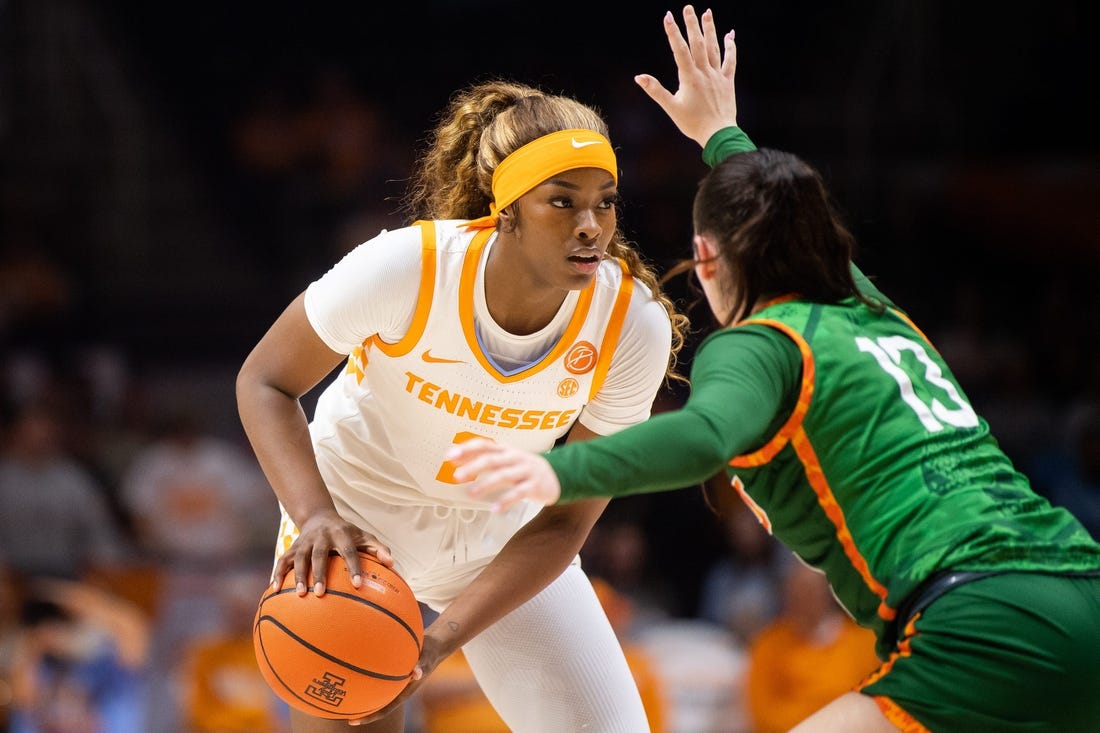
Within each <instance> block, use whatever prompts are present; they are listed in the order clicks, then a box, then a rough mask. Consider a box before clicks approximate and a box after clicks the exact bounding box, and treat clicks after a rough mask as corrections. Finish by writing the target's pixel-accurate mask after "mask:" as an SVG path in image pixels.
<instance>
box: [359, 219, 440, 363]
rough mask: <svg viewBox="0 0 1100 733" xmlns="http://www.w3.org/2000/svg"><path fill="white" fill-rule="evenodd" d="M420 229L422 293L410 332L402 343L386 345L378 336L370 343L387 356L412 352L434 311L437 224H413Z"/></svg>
mask: <svg viewBox="0 0 1100 733" xmlns="http://www.w3.org/2000/svg"><path fill="white" fill-rule="evenodd" d="M413 225H414V226H419V227H420V243H421V257H420V291H419V293H418V294H417V296H416V310H415V311H413V319H412V323H411V324H410V325H409V330H408V331H407V332H405V335H404V336H403V337H401V340H400V341H396V342H394V343H392V344H390V343H386V342H385V341H383V340H382V339H380V338H378V337H377V336H372V337H371V338H370V339H368V341H369V342H370V343H371V344H373V345H374V346H377V347H378V350H379V351H381V352H382V353H384V354H386V355H387V356H392V357H396V356H404V355H405V354H408V353H409V352H410V351H412V349H413V347H414V346H416V343H417V342H418V341H420V337H421V336H422V335H423V334H424V327H425V326H426V325H427V323H428V313H430V312H431V309H432V296H433V294H434V293H435V268H436V255H435V236H436V235H435V222H434V221H427V220H420V221H416V222H413Z"/></svg>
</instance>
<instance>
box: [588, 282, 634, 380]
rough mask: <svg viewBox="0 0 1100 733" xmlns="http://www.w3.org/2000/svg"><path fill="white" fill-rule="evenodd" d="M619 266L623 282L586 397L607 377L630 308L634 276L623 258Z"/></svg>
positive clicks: (609, 319) (616, 297) (608, 322)
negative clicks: (590, 387)
mask: <svg viewBox="0 0 1100 733" xmlns="http://www.w3.org/2000/svg"><path fill="white" fill-rule="evenodd" d="M619 266H620V267H621V268H622V270H623V282H622V285H620V286H619V294H618V295H617V296H615V307H614V308H612V310H611V315H610V316H609V318H608V321H607V330H606V331H605V332H604V336H603V342H602V343H601V344H600V356H599V361H598V362H596V373H595V374H594V375H593V376H592V389H591V390H590V391H589V392H588V399H592V398H593V397H595V396H596V393H597V392H599V391H600V387H602V386H603V383H604V380H605V379H606V378H607V370H608V369H610V368H611V357H613V356H614V355H615V349H616V348H617V347H618V345H619V333H621V332H622V330H623V323H624V322H625V321H626V311H627V309H628V308H630V298H631V296H633V294H634V276H633V275H631V274H630V268H629V267H628V266H627V264H626V262H624V261H623V260H619Z"/></svg>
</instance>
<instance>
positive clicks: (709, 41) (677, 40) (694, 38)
mask: <svg viewBox="0 0 1100 733" xmlns="http://www.w3.org/2000/svg"><path fill="white" fill-rule="evenodd" d="M664 24H665V34H666V35H667V36H668V45H669V46H670V47H671V48H672V58H673V59H674V60H675V61H676V72H677V75H678V77H679V85H680V86H679V89H677V90H676V93H675V94H673V93H672V92H670V91H668V90H667V89H665V87H664V86H663V85H662V84H661V82H659V81H657V79H656V78H654V77H652V76H650V75H649V74H638V75H637V76H635V77H634V81H635V82H637V84H638V86H640V87H641V88H642V89H643V90H644V91H645V93H646V94H648V95H649V97H650V98H651V99H652V100H653V101H654V102H656V103H657V104H658V105H660V107H661V109H663V110H664V111H665V114H667V115H668V116H669V118H670V119H671V120H672V122H673V123H674V124H675V125H676V127H677V128H679V130H680V132H682V133H684V135H686V136H687V137H689V138H691V139H692V140H694V141H695V142H697V143H699V146H700V147H705V146H706V144H707V140H709V139H710V138H711V136H712V135H713V134H714V133H716V132H718V131H719V130H721V129H722V128H724V127H732V126H735V125H737V95H736V93H735V91H734V83H733V79H734V74H735V72H736V71H737V46H736V44H735V43H734V40H733V31H730V32H729V33H727V34H726V35H725V36H724V37H723V39H722V42H721V43H719V41H718V33H717V32H716V31H715V29H714V14H713V13H712V12H711V11H710V10H709V9H708V10H706V11H704V12H703V16H702V18H701V19H700V18H698V17H697V16H696V15H695V8H693V7H692V6H691V5H685V6H684V27H685V29H686V31H687V40H686V41H685V40H684V36H683V35H682V34H681V33H680V28H679V26H677V25H676V19H675V18H674V17H673V15H672V13H671V12H668V13H665V18H664ZM723 47H724V50H725V54H724V55H723Z"/></svg>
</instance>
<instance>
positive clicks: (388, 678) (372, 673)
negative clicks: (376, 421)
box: [256, 615, 419, 682]
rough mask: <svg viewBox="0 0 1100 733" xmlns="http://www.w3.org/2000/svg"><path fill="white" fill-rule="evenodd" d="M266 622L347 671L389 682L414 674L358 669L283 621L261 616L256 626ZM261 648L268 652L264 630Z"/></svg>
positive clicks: (261, 637) (261, 633)
mask: <svg viewBox="0 0 1100 733" xmlns="http://www.w3.org/2000/svg"><path fill="white" fill-rule="evenodd" d="M264 621H267V622H268V623H271V624H274V625H275V626H277V627H278V628H279V629H280V630H281V631H282V632H283V633H285V634H286V635H287V636H288V637H289V638H291V639H293V640H294V641H296V642H298V643H299V644H301V645H302V646H303V647H305V648H306V649H309V650H310V651H311V652H313V653H314V654H317V655H318V656H320V657H324V658H325V659H327V660H329V661H330V662H335V663H336V664H338V665H340V666H341V667H346V668H347V669H349V670H351V671H352V672H357V673H358V674H364V675H366V676H368V677H374V678H375V679H379V680H386V681H387V682H400V681H401V680H405V679H408V678H409V675H411V674H412V672H409V673H408V674H398V675H393V674H385V673H383V672H375V671H374V670H370V669H364V668H362V667H358V666H356V665H354V664H352V663H351V662H348V661H347V660H345V659H340V658H339V657H334V656H333V655H331V654H329V653H328V652H326V651H325V650H324V649H321V648H320V647H318V646H317V645H316V644H312V643H310V642H308V641H306V640H305V639H304V638H303V637H302V636H300V635H298V634H297V633H295V632H294V631H292V630H291V629H290V627H288V626H287V625H286V624H284V623H283V622H282V621H280V620H279V619H277V618H275V617H273V616H266V615H265V616H260V618H258V619H256V625H257V626H259V625H260V624H261V623H262V622H264ZM260 648H261V649H265V652H266V648H265V647H264V639H263V631H262V630H261V632H260ZM418 648H419V647H418ZM264 658H265V659H266V658H267V655H266V653H265V654H264ZM269 666H270V665H269Z"/></svg>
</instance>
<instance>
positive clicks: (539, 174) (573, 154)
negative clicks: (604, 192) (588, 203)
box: [466, 129, 619, 229]
mask: <svg viewBox="0 0 1100 733" xmlns="http://www.w3.org/2000/svg"><path fill="white" fill-rule="evenodd" d="M574 168H600V169H603V170H605V171H607V172H608V173H610V174H611V176H612V178H614V179H615V182H616V183H617V182H618V181H619V167H618V164H617V162H616V160H615V151H614V150H612V149H611V143H610V142H609V141H608V139H607V138H606V137H604V136H603V135H601V134H600V133H598V132H594V131H592V130H580V129H578V130H560V131H559V132H552V133H550V134H549V135H543V136H542V137H540V138H536V139H535V140H532V141H531V142H529V143H527V144H526V145H524V146H523V147H521V148H520V149H519V150H516V151H515V152H513V153H512V154H511V155H509V156H508V157H506V158H505V159H504V160H502V161H500V165H498V166H497V167H496V170H494V171H493V202H492V203H491V204H489V215H488V216H483V217H481V218H480V219H474V220H473V221H471V222H468V223H467V224H466V226H468V227H472V228H475V229H487V228H489V227H495V226H496V225H497V219H498V218H499V215H500V210H501V209H503V208H505V207H507V206H510V205H511V204H512V203H514V202H515V200H516V199H518V198H519V197H520V196H522V195H523V194H525V193H527V192H528V191H530V190H531V189H532V188H534V187H535V186H537V185H539V184H540V183H542V182H543V181H545V180H546V179H547V178H550V177H551V176H555V175H557V174H558V173H562V172H563V171H568V170H573V169H574Z"/></svg>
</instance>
